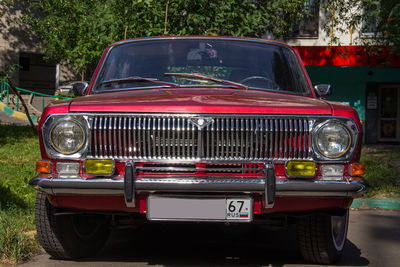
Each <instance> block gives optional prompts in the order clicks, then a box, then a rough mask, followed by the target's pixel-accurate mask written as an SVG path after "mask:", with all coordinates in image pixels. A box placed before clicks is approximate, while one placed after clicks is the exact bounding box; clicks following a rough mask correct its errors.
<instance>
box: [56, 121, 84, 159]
mask: <svg viewBox="0 0 400 267" xmlns="http://www.w3.org/2000/svg"><path fill="white" fill-rule="evenodd" d="M50 140H51V145H52V146H53V148H54V149H55V150H57V151H58V152H60V153H64V154H73V153H75V152H77V151H78V150H79V149H80V148H81V147H82V146H83V143H84V141H85V132H84V130H83V128H82V126H81V125H80V124H79V123H78V122H76V121H74V120H62V121H60V122H58V123H57V124H56V125H54V126H53V128H52V129H51V131H50Z"/></svg>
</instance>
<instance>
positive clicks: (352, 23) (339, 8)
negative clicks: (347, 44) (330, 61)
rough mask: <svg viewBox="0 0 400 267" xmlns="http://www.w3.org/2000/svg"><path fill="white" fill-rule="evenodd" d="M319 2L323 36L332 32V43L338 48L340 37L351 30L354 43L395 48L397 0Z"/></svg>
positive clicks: (399, 19)
mask: <svg viewBox="0 0 400 267" xmlns="http://www.w3.org/2000/svg"><path fill="white" fill-rule="evenodd" d="M320 3H321V8H322V10H323V12H324V14H325V17H326V20H327V23H326V24H325V27H324V29H325V31H326V33H327V34H328V35H330V33H331V30H332V29H333V36H332V37H333V43H335V44H338V45H340V44H341V43H340V41H339V39H340V38H339V37H340V35H341V34H344V33H349V31H350V28H352V29H353V32H358V33H359V35H358V37H357V38H356V39H355V44H359V45H365V46H376V45H385V46H391V47H392V48H393V50H394V51H397V50H398V49H399V47H400V3H399V0H321V1H320ZM332 11H333V12H332ZM397 52H398V51H397Z"/></svg>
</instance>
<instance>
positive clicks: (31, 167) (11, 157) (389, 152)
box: [0, 124, 400, 266]
mask: <svg viewBox="0 0 400 267" xmlns="http://www.w3.org/2000/svg"><path fill="white" fill-rule="evenodd" d="M38 159H40V152H39V142H38V138H37V136H34V135H33V134H32V130H31V128H30V127H29V126H10V125H1V124H0V174H1V176H0V266H1V264H2V263H5V264H16V263H19V262H21V261H23V260H25V259H27V258H29V257H30V256H32V255H33V254H34V253H35V252H36V251H37V250H38V248H39V244H38V242H37V239H36V232H35V225H34V216H33V214H34V202H35V196H36V191H35V190H34V189H32V188H31V187H30V186H29V185H28V181H29V179H31V178H32V177H33V176H34V175H35V162H36V160H38ZM361 161H362V162H363V163H365V164H366V175H365V177H366V178H367V179H368V180H369V181H370V183H371V185H372V188H371V190H370V191H369V192H368V193H367V194H366V195H365V196H364V197H400V147H397V148H396V147H382V146H365V147H364V148H363V154H362V157H361Z"/></svg>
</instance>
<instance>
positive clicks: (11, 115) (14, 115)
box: [0, 102, 37, 122]
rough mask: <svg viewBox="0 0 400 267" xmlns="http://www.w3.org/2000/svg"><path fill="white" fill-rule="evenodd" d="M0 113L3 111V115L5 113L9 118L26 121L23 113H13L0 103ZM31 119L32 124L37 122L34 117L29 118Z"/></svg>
mask: <svg viewBox="0 0 400 267" xmlns="http://www.w3.org/2000/svg"><path fill="white" fill-rule="evenodd" d="M0 111H3V112H4V113H6V114H7V115H9V116H10V117H13V118H16V119H19V120H23V121H28V117H27V116H26V114H25V113H23V112H20V111H15V110H13V109H11V108H9V107H7V105H6V104H4V103H1V102H0ZM31 119H32V121H33V122H36V121H37V117H36V116H31Z"/></svg>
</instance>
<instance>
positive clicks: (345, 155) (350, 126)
mask: <svg viewBox="0 0 400 267" xmlns="http://www.w3.org/2000/svg"><path fill="white" fill-rule="evenodd" d="M331 124H335V125H338V126H339V127H341V128H342V129H344V130H345V131H346V133H347V134H348V136H349V142H348V145H347V147H346V149H345V150H344V151H343V152H341V153H339V154H335V155H326V154H324V153H323V152H322V151H321V149H320V148H319V146H318V144H317V143H318V141H317V139H318V134H319V132H320V131H321V130H322V129H323V128H324V127H326V126H327V125H331ZM358 135H359V130H358V127H357V125H356V123H355V122H354V121H353V120H352V119H347V118H335V119H328V120H324V121H322V122H320V123H319V124H317V126H316V127H315V128H314V129H313V138H312V147H313V150H314V155H315V157H316V159H317V160H322V161H345V160H348V159H350V158H351V157H352V156H353V154H354V151H355V148H356V145H357V143H358V139H359V138H358Z"/></svg>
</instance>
